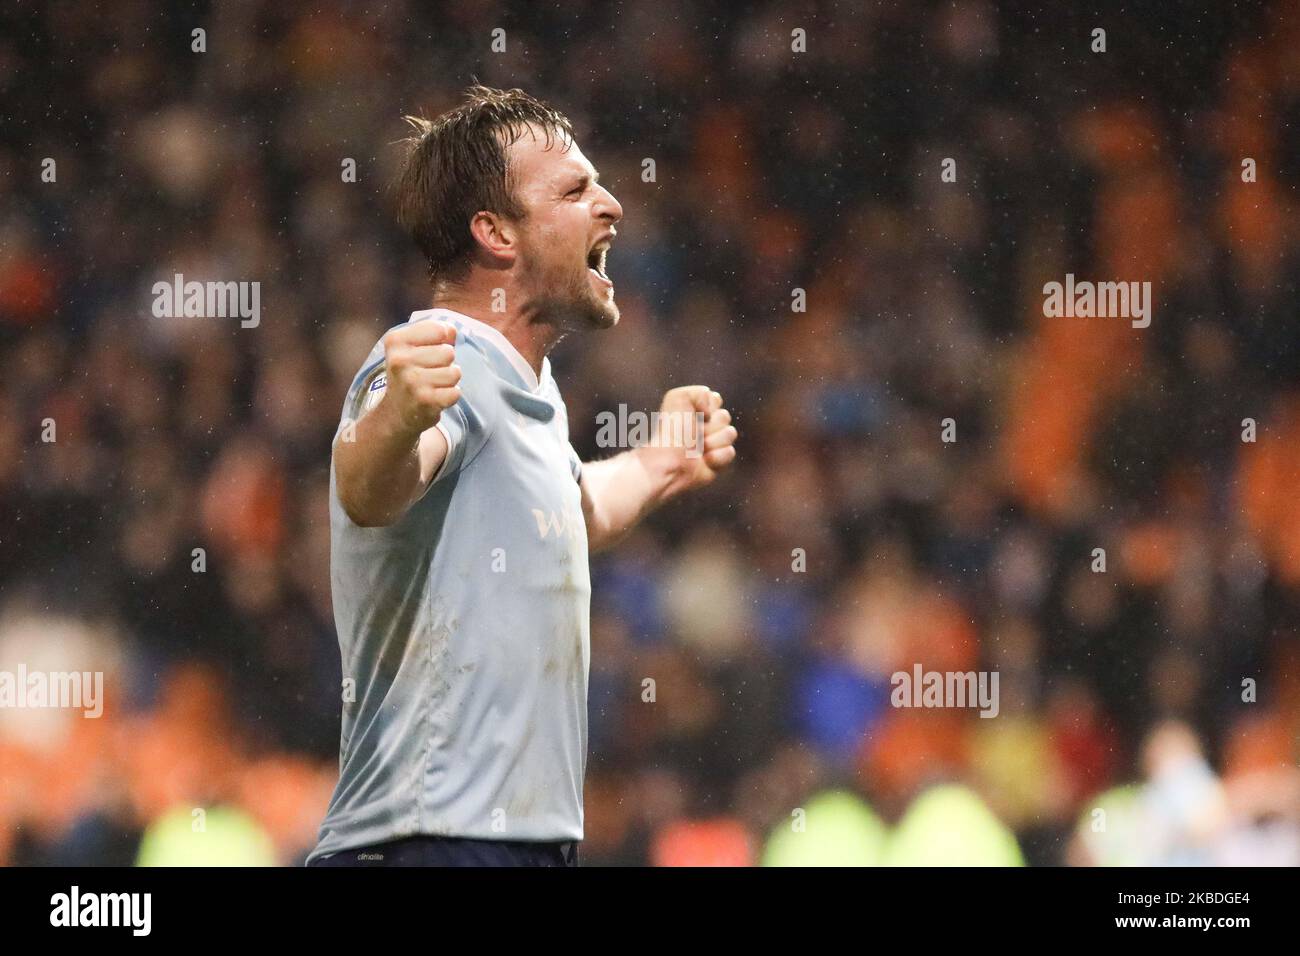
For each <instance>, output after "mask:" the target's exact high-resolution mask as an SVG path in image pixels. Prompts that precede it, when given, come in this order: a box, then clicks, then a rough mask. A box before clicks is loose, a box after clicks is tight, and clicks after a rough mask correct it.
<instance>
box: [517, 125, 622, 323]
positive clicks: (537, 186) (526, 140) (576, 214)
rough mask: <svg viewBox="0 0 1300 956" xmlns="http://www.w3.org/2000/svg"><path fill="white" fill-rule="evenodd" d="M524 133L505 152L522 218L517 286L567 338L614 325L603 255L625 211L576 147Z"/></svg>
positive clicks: (615, 313) (615, 309)
mask: <svg viewBox="0 0 1300 956" xmlns="http://www.w3.org/2000/svg"><path fill="white" fill-rule="evenodd" d="M531 132H532V135H529V134H528V133H525V134H524V136H522V137H521V138H520V139H518V140H516V141H515V142H514V143H513V144H512V145H511V146H510V150H509V162H510V169H511V173H512V175H513V177H514V180H513V185H514V190H515V196H516V197H517V198H518V200H519V202H520V204H521V205H522V206H523V207H524V209H525V210H526V215H525V217H524V219H523V220H522V221H521V222H519V223H516V228H517V229H518V230H519V246H520V253H519V257H520V260H519V261H520V267H521V273H520V274H521V278H522V282H523V286H524V290H525V293H526V295H527V296H528V297H529V300H530V301H531V302H532V303H533V305H534V306H535V308H536V314H537V315H538V316H539V317H541V318H542V319H544V320H545V321H547V322H553V323H554V324H555V325H556V326H557V327H559V328H561V329H565V330H579V329H590V328H596V329H607V328H610V327H612V326H613V325H615V324H616V323H617V322H618V306H617V305H615V304H614V283H612V282H611V281H610V280H609V279H608V277H607V276H606V275H605V252H606V251H607V250H608V249H609V245H610V242H611V241H612V240H613V238H614V235H615V230H614V224H615V223H616V222H618V221H619V220H620V219H622V218H623V207H622V206H620V205H619V204H618V200H617V199H615V198H614V197H613V196H612V195H611V194H610V192H609V190H607V189H605V187H603V186H601V185H600V184H599V183H597V182H596V180H597V176H598V174H597V172H596V170H595V167H593V166H592V165H591V163H590V162H589V161H588V160H587V157H586V156H584V155H582V150H580V149H579V148H578V145H577V144H576V143H572V142H568V141H566V140H563V139H561V138H559V137H558V136H556V137H552V139H551V146H550V148H547V145H546V137H545V135H544V134H543V133H541V132H540V131H538V130H532V131H531Z"/></svg>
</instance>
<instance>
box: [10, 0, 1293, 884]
mask: <svg viewBox="0 0 1300 956" xmlns="http://www.w3.org/2000/svg"><path fill="white" fill-rule="evenodd" d="M1200 6H1204V5H1200ZM1100 8H1101V9H1100V11H1099V12H1097V13H1096V14H1095V15H1089V16H1083V15H1080V14H1077V13H1075V12H1072V11H1067V10H1061V9H1057V10H1053V12H1052V13H1051V15H1050V16H1039V15H1038V14H1036V13H1035V12H1033V11H1032V9H1031V7H1030V5H1027V4H1023V3H1018V2H1013V3H1005V4H997V5H995V4H994V3H992V2H989V0H951V2H942V3H915V2H904V0H889V2H880V3H874V2H873V3H830V2H793V3H766V4H757V5H728V4H725V3H721V2H717V3H686V2H683V0H621V2H615V3H595V2H594V0H571V2H567V3H560V4H555V5H545V6H543V5H532V4H527V5H525V4H505V3H498V2H491V0H475V2H466V0H455V2H439V3H429V4H425V3H416V2H414V0H398V2H391V3H384V4H374V5H362V4H352V3H343V2H338V0H324V2H317V3H312V4H298V3H265V4H254V3H235V2H211V3H199V4H194V5H189V4H177V5H163V4H159V3H155V2H145V0H119V2H114V3H112V4H99V3H94V2H50V3H45V4H25V5H16V6H10V7H6V8H5V9H4V11H3V12H0V101H2V102H3V110H2V112H3V119H2V120H0V670H4V669H10V670H12V669H13V668H15V667H16V666H17V664H18V663H19V662H23V663H25V664H26V666H27V667H29V668H39V667H43V668H46V669H48V670H59V669H68V670H78V671H81V670H102V671H103V672H104V673H105V674H106V680H105V694H106V698H107V699H106V702H105V712H104V716H103V717H102V718H100V719H97V720H92V719H83V718H81V717H80V716H79V715H75V714H70V713H68V712H64V711H19V710H13V709H8V710H6V709H0V863H8V864H48V863H104V864H107V863H113V864H129V863H133V862H141V863H149V862H177V861H188V862H263V863H280V864H294V863H298V862H300V861H301V860H302V858H303V856H304V855H305V853H306V851H307V850H308V849H309V848H310V847H311V845H312V844H313V843H314V840H315V831H316V827H317V826H318V824H319V822H320V819H321V816H322V814H323V811H324V807H325V803H326V800H327V799H328V796H329V793H330V790H331V788H332V786H333V783H334V780H335V778H336V773H337V746H338V732H339V711H340V664H339V655H338V646H337V641H336V635H335V632H334V627H333V619H332V614H331V609H330V596H329V557H328V543H329V527H328V510H327V490H328V468H329V452H330V442H331V438H332V436H333V433H334V428H335V425H336V423H337V421H338V417H339V411H340V408H341V404H342V401H343V396H344V393H345V391H346V389H347V386H348V384H349V382H350V380H351V376H352V375H353V373H354V372H355V370H356V369H357V367H358V366H359V364H360V362H361V361H362V359H363V358H364V356H365V354H366V353H367V351H368V350H369V349H370V347H371V345H372V344H373V343H374V341H375V340H376V339H377V338H378V336H379V335H380V334H382V332H383V331H384V330H385V329H387V328H388V327H390V326H392V325H394V324H396V323H398V322H401V321H404V320H405V318H406V316H407V315H408V314H409V313H410V312H411V311H413V310H416V309H419V308H424V307H426V306H427V305H428V294H429V293H428V288H427V284H426V282H425V279H424V274H423V265H422V263H421V261H420V259H419V256H418V254H417V253H416V250H415V249H414V248H413V246H411V245H410V244H409V242H408V241H407V240H406V239H405V238H404V237H403V236H402V235H401V234H400V233H399V232H398V231H397V229H396V226H395V224H394V222H393V216H392V211H391V205H390V204H389V202H388V194H387V191H386V187H387V185H388V184H389V183H390V182H391V181H392V178H393V175H394V172H395V169H396V164H397V162H398V160H399V153H398V152H397V150H396V149H395V148H394V146H393V144H394V142H395V141H396V140H398V139H400V138H401V137H402V136H404V135H405V133H404V127H403V124H402V122H401V115H402V114H404V113H416V112H423V113H425V114H427V115H430V116H432V115H435V114H436V113H438V112H441V111H442V110H444V109H446V108H448V107H450V106H451V105H454V104H455V103H456V102H457V101H458V96H457V94H458V91H459V90H460V89H462V88H463V87H464V86H466V85H468V83H469V82H470V81H471V79H478V80H480V81H482V82H484V83H486V84H489V85H492V86H499V87H513V86H519V87H522V88H524V89H526V90H528V91H529V92H531V93H533V94H535V95H538V96H541V97H543V98H547V99H550V100H551V101H553V103H554V104H555V105H556V106H557V107H559V108H560V109H562V110H563V111H565V112H566V113H567V114H568V115H569V116H570V117H571V118H572V119H573V120H574V122H575V125H576V127H577V130H578V134H579V139H580V142H581V144H582V147H583V150H584V152H585V153H586V154H587V155H588V156H589V157H591V158H592V160H593V161H594V162H595V164H596V165H597V166H598V167H599V169H600V171H601V180H602V183H605V184H607V185H608V186H609V188H610V189H611V190H612V191H613V192H614V194H615V195H616V196H617V197H618V198H619V200H620V201H621V203H622V205H623V207H624V210H625V219H624V222H623V223H622V224H621V225H620V237H619V240H618V242H617V244H616V245H615V247H614V249H613V251H612V253H611V255H610V262H609V269H610V274H611V276H612V277H613V279H614V281H615V283H616V287H617V297H618V301H619V303H620V307H621V309H622V313H623V320H622V322H621V323H620V325H619V326H618V328H617V329H615V330H613V331H610V332H604V333H599V334H592V335H590V336H573V337H570V338H569V339H568V340H566V341H564V342H563V343H562V344H561V345H560V347H559V348H558V349H557V350H556V352H555V353H554V354H553V355H552V362H553V364H554V368H555V374H556V378H557V381H558V383H559V385H560V387H561V389H562V391H563V393H564V395H565V398H566V401H567V403H568V408H569V416H570V424H571V430H572V433H573V436H574V443H575V445H576V446H577V447H578V450H579V451H580V452H582V453H583V456H584V458H590V457H597V456H599V455H600V454H603V453H602V452H601V450H600V449H598V448H596V446H595V434H596V430H597V422H596V416H597V414H598V413H599V412H600V411H602V410H606V409H614V408H616V407H617V405H618V404H619V403H627V405H628V407H629V408H631V409H643V410H646V411H649V410H651V409H653V408H655V407H657V404H658V399H659V396H660V395H661V394H662V392H663V390H664V389H665V388H667V387H669V386H671V385H677V384H688V383H692V382H704V383H707V384H709V385H710V386H712V387H714V388H716V389H718V390H719V391H721V392H722V393H723V395H724V396H726V399H727V404H728V406H729V407H730V408H731V409H732V411H733V414H734V416H735V420H736V424H737V426H738V428H739V430H740V433H741V443H740V449H741V454H740V458H739V461H738V463H737V466H736V467H735V469H734V470H733V472H732V473H731V474H730V475H729V476H728V477H727V478H726V479H725V480H723V481H720V482H718V483H716V484H715V485H713V486H711V487H710V488H709V489H708V490H707V491H706V492H705V493H703V494H701V495H699V496H698V497H696V498H694V499H693V500H690V501H681V502H678V503H675V504H673V505H672V506H671V507H669V508H667V509H665V510H663V511H662V512H660V513H658V514H656V515H655V516H654V517H653V518H652V519H651V520H650V521H649V522H648V523H647V524H646V525H645V527H644V528H643V529H642V530H640V531H639V532H638V533H637V534H636V535H635V536H634V537H633V538H632V539H631V540H629V541H628V542H627V543H626V544H625V545H624V546H622V547H621V548H619V549H617V550H616V551H614V552H611V553H609V554H607V555H601V556H599V557H598V558H597V559H596V560H594V562H593V568H592V573H593V609H592V665H591V692H590V727H591V737H592V739H591V756H590V761H589V765H588V779H587V790H586V802H587V803H586V805H587V838H586V841H585V843H584V845H583V856H584V861H585V862H586V863H588V864H643V863H653V864H657V865H674V864H701V863H735V864H750V863H774V864H781V863H816V862H847V863H881V862H892V863H914V862H919V863H941V862H974V863H985V862H986V863H1007V864H1020V863H1025V864H1031V865H1039V864H1066V863H1068V864H1109V863H1186V862H1204V863H1227V862H1230V863H1245V864H1260V863H1268V864H1291V865H1295V864H1297V863H1300V779H1298V778H1300V771H1298V770H1297V756H1298V755H1300V601H1298V598H1300V387H1298V386H1300V335H1297V331H1296V326H1295V324H1294V319H1295V304H1296V301H1297V288H1296V285H1297V278H1300V230H1297V223H1300V217H1298V216H1297V212H1300V197H1298V196H1297V184H1298V183H1300V3H1297V2H1296V0H1275V2H1271V3H1249V2H1243V3H1234V4H1225V5H1222V9H1217V10H1216V11H1215V12H1208V13H1207V12H1206V11H1204V10H1203V9H1202V10H1200V11H1197V12H1196V13H1195V15H1193V14H1192V13H1191V5H1189V4H1183V3H1172V4H1164V5H1160V7H1159V10H1158V11H1145V12H1144V13H1142V14H1141V15H1140V16H1139V15H1138V14H1136V13H1132V14H1129V13H1124V12H1123V11H1122V10H1120V9H1119V5H1118V4H1105V3H1103V4H1101V5H1100ZM1112 8H1113V9H1112ZM1097 27H1101V28H1104V29H1105V30H1106V37H1105V39H1106V45H1107V48H1106V51H1105V52H1104V53H1103V52H1094V49H1093V47H1094V45H1095V36H1094V34H1093V33H1092V31H1093V30H1094V29H1095V28H1097ZM196 28H202V29H203V30H204V31H205V33H204V34H203V36H202V40H203V46H204V50H203V52H195V44H196V40H195V37H194V34H193V31H194V30H195V29H196ZM498 28H500V29H502V30H504V31H505V32H504V34H503V37H504V42H505V49H504V51H503V52H493V51H492V48H491V44H492V40H493V31H494V30H495V29H498ZM795 29H802V30H804V31H806V32H805V34H804V36H805V42H806V51H805V52H794V51H793V50H792V46H791V45H792V34H791V32H792V30H795ZM647 158H648V159H653V160H654V170H655V176H654V181H649V182H647V181H645V178H644V177H643V175H642V174H643V170H644V169H645V168H646V167H645V165H644V163H643V161H644V160H645V159H647ZM46 159H51V160H53V161H54V162H53V166H50V164H48V163H45V162H44V161H45V160H46ZM349 159H352V160H355V165H356V170H357V175H356V181H355V182H350V181H346V180H347V178H348V177H346V176H345V174H344V173H345V170H346V167H347V163H346V161H347V160H349ZM945 159H953V160H955V166H952V167H951V168H953V169H955V182H945V181H944V179H943V177H942V175H941V173H942V170H943V162H944V160H945ZM1246 159H1250V160H1253V163H1250V164H1245V165H1243V161H1244V160H1246ZM1247 166H1248V167H1249V172H1247ZM49 170H52V171H53V175H52V176H50V175H48V174H47V175H44V176H43V172H47V171H49ZM1243 173H1246V175H1245V177H1244V178H1243ZM51 179H52V181H50V180H51ZM176 273H182V274H183V275H184V276H185V278H186V279H197V280H200V281H202V280H208V279H211V280H221V281H231V280H234V281H258V282H260V283H261V308H262V316H261V321H260V323H259V324H258V325H257V326H256V327H255V328H243V327H241V325H240V322H239V321H238V320H237V319H214V318H207V319H198V318H191V319H184V318H177V319H171V318H156V317H154V315H153V314H152V312H151V304H152V294H151V292H150V289H151V287H152V285H153V284H154V283H155V282H158V281H171V279H172V276H173V275H174V274H176ZM1067 273H1073V274H1075V275H1076V276H1078V277H1079V278H1081V279H1094V280H1111V279H1114V280H1134V281H1150V282H1151V283H1152V287H1153V294H1154V312H1153V321H1152V322H1151V325H1150V327H1149V328H1145V329H1143V328H1134V327H1132V325H1131V324H1130V323H1129V322H1128V321H1125V320H1122V319H1114V318H1111V319H1106V318H1097V319H1089V318H1050V319H1049V318H1044V316H1043V308H1042V306H1043V291H1042V289H1043V285H1044V283H1046V282H1050V281H1063V280H1064V278H1065V275H1066V274H1067ZM794 290H803V293H804V296H805V297H806V308H805V309H804V310H802V311H798V310H796V309H795V308H792V306H793V305H794V304H795V301H796V298H797V296H796V294H795V293H794ZM945 419H951V420H952V422H951V429H950V431H951V434H949V435H947V436H945V435H944V425H943V423H944V420H945ZM1247 420H1249V422H1248V421H1247ZM51 426H52V430H51ZM945 437H949V438H955V440H951V441H945V440H943V439H944V438H945ZM51 439H52V440H51ZM1097 549H1101V552H1100V557H1099V552H1098V551H1097ZM1099 561H1102V562H1104V565H1099V563H1098V562H1099ZM1102 567H1104V570H1101V568H1102ZM916 664H920V665H921V666H923V667H924V668H925V669H926V670H929V671H941V672H952V671H996V672H997V673H998V674H999V677H1000V707H999V713H998V716H997V717H996V718H993V719H981V718H980V717H979V716H978V714H977V713H976V712H975V711H973V710H962V709H952V708H949V709H933V710H928V709H927V710H922V709H902V708H897V707H893V706H891V702H890V692H891V681H890V678H891V675H892V674H894V673H895V672H897V671H909V672H910V671H911V670H912V668H913V667H914V665H916ZM647 679H650V680H652V681H653V685H647V684H646V683H645V682H646V680H647ZM648 686H652V687H653V693H652V694H648V693H647V690H646V688H647V687H648ZM649 697H652V698H653V699H647V698H649Z"/></svg>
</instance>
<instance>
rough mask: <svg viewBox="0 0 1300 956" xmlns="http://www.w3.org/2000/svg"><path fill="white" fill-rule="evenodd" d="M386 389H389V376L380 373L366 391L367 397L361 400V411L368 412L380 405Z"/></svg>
mask: <svg viewBox="0 0 1300 956" xmlns="http://www.w3.org/2000/svg"><path fill="white" fill-rule="evenodd" d="M386 388H388V376H387V375H385V374H384V373H383V372H380V373H379V374H378V375H376V376H375V379H374V381H372V382H371V383H370V386H369V387H368V388H367V389H366V397H365V398H364V399H362V400H361V411H362V412H368V411H370V409H372V408H374V407H375V406H376V405H378V404H379V400H380V399H381V398H383V397H384V389H386Z"/></svg>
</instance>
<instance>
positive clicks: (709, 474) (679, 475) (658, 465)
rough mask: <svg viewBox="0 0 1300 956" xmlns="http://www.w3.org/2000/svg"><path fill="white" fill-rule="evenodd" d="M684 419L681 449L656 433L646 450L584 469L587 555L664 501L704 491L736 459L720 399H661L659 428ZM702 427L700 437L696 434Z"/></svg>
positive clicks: (688, 389) (699, 390) (690, 392)
mask: <svg viewBox="0 0 1300 956" xmlns="http://www.w3.org/2000/svg"><path fill="white" fill-rule="evenodd" d="M670 416H685V417H684V418H683V419H681V420H683V421H685V423H686V425H685V427H683V428H681V429H680V431H679V432H678V434H680V435H682V436H683V438H684V440H683V441H682V442H681V443H680V444H676V445H673V444H668V443H666V442H664V440H663V436H662V434H661V433H659V432H657V433H656V435H655V438H654V439H652V441H651V443H650V444H649V445H646V446H643V447H641V448H634V449H632V450H631V451H625V452H623V453H622V454H620V455H615V456H614V457H613V458H608V459H605V460H604V461H593V462H587V463H585V464H584V465H583V466H582V513H583V517H584V519H585V520H586V525H587V546H588V548H589V549H590V550H591V551H599V550H601V549H603V548H607V547H610V546H611V545H613V544H615V543H617V542H618V541H619V540H620V539H622V538H623V537H624V536H625V535H627V533H628V532H629V531H631V530H632V529H633V528H634V527H636V525H637V524H638V523H639V522H640V521H641V520H642V519H643V518H644V517H645V516H646V515H648V514H649V513H650V512H651V511H653V510H654V509H655V508H657V507H658V506H659V505H661V504H663V503H664V502H665V501H667V500H668V499H670V498H672V497H674V496H675V495H678V494H680V493H681V492H683V491H687V490H689V489H691V488H697V487H700V486H702V485H707V484H709V483H710V482H711V481H713V480H714V478H716V477H717V475H718V472H720V471H722V470H723V469H724V468H726V467H727V466H728V465H730V464H731V463H732V461H734V460H735V458H736V448H735V441H736V438H737V432H736V429H735V428H734V427H733V426H732V424H731V413H730V412H728V411H727V410H726V409H725V408H723V407H722V396H721V395H719V394H718V393H717V392H711V391H709V389H707V388H705V387H704V386H702V385H687V386H683V387H681V388H675V389H673V390H672V391H670V392H668V394H667V395H665V396H664V401H663V406H662V408H661V410H660V427H661V428H663V426H664V422H666V421H670V420H671V418H670ZM701 424H702V427H703V431H702V437H701V434H700V433H698V432H697V431H696V430H695V429H696V428H698V427H699V426H700V425H701Z"/></svg>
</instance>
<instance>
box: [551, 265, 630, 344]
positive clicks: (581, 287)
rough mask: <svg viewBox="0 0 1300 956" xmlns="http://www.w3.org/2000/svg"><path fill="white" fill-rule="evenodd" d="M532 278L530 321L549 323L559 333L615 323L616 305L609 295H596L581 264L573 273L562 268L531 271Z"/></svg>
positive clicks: (585, 329) (610, 327)
mask: <svg viewBox="0 0 1300 956" xmlns="http://www.w3.org/2000/svg"><path fill="white" fill-rule="evenodd" d="M533 278H534V279H535V280H536V282H535V284H533V287H534V288H536V289H538V290H539V292H538V294H537V297H536V298H535V299H534V301H533V308H532V309H531V311H532V313H533V317H532V321H534V322H545V323H546V324H548V325H553V326H555V328H556V330H557V331H559V332H560V333H565V332H586V331H590V330H592V329H612V328H613V327H614V326H615V325H617V324H618V319H619V312H618V305H617V304H616V303H615V302H614V300H613V298H607V299H601V298H599V297H597V295H596V293H595V292H594V291H593V290H592V288H591V279H590V277H589V275H588V273H587V269H586V267H585V266H584V268H583V270H582V272H581V273H578V274H577V275H576V276H575V275H574V272H573V270H571V269H565V270H556V274H553V275H546V274H537V273H534V275H533Z"/></svg>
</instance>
